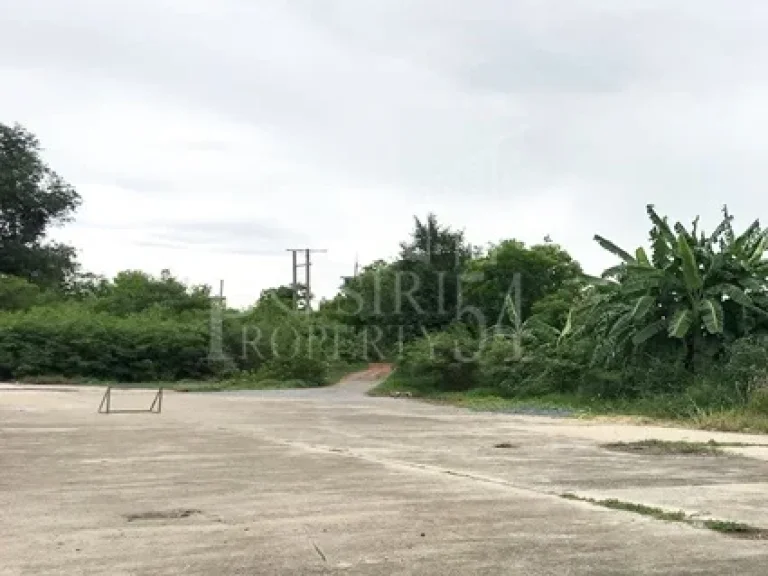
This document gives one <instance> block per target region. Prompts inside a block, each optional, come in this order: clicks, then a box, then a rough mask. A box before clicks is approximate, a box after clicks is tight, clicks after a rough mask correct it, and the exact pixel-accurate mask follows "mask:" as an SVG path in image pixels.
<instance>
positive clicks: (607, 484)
mask: <svg viewBox="0 0 768 576" xmlns="http://www.w3.org/2000/svg"><path fill="white" fill-rule="evenodd" d="M369 385H370V383H368V382H364V381H355V380H351V381H348V382H347V383H345V384H343V385H340V386H336V387H333V388H327V389H317V390H282V391H259V392H228V393H225V394H182V393H167V394H166V396H165V400H164V402H163V412H162V414H160V415H156V414H154V415H153V414H110V415H103V414H97V413H96V409H97V407H98V405H99V401H100V399H101V394H102V393H103V390H100V389H97V388H69V387H57V388H39V389H38V388H34V387H29V386H26V387H25V386H18V387H14V386H3V387H0V542H2V545H1V546H0V574H2V575H16V574H35V575H38V574H111V575H113V576H120V575H127V574H132V575H133V574H141V575H153V576H156V575H163V574H167V575H174V576H175V575H178V574H194V575H205V576H209V575H211V574H219V575H229V574H243V575H246V574H248V575H251V574H355V575H359V574H361V575H365V574H377V575H390V574H420V575H421V574H426V575H430V574H433V575H440V576H443V575H448V574H461V575H465V574H524V575H526V576H536V575H542V574H553V575H554V574H557V575H562V574H590V575H608V574H611V575H618V574H627V575H630V574H631V575H637V574H659V573H667V574H675V575H682V574H717V575H723V574H745V575H748V574H755V575H758V574H760V575H762V574H765V566H766V564H767V563H768V543H767V542H766V541H765V540H763V539H760V538H750V534H753V533H754V534H761V532H760V531H750V530H740V529H738V530H737V529H733V527H734V526H736V527H740V526H749V527H754V528H768V509H766V508H765V506H764V501H765V495H766V494H768V461H766V460H767V459H768V455H766V452H767V449H766V448H765V447H764V446H759V445H758V444H765V443H766V440H765V437H761V436H746V435H738V434H719V433H709V432H702V431H685V430H679V429H666V428H650V427H637V426H626V425H615V424H601V423H595V422H589V421H585V422H582V421H578V420H573V419H565V418H542V417H528V416H510V415H503V414H484V413H477V412H469V411H465V410H462V409H459V408H453V407H449V406H436V405H429V404H424V403H420V402H415V401H411V400H405V399H394V398H370V397H366V396H365V395H364V393H363V392H364V390H365V389H366V388H367V387H368V386H369ZM152 397H153V394H152V392H150V391H146V392H136V391H130V392H121V391H117V392H115V393H114V396H113V398H112V407H113V408H130V407H145V408H147V407H149V404H150V403H151V401H152ZM643 440H658V441H662V440H667V441H674V442H677V443H680V442H686V441H687V442H691V443H694V442H695V443H705V442H708V441H710V440H715V441H716V442H718V444H717V447H718V451H717V454H716V455H712V454H708V453H706V452H705V451H704V452H702V451H700V450H693V449H691V450H686V449H677V448H676V449H674V450H673V449H668V450H653V451H647V450H616V449H610V448H611V447H614V448H615V446H616V444H617V443H627V444H628V443H635V442H640V441H643ZM675 446H677V447H678V448H679V447H680V446H682V445H681V444H675ZM696 446H700V444H696ZM564 496H565V497H564ZM606 503H609V504H610V506H606V505H605V504H606ZM598 504H602V505H598ZM648 511H650V512H648ZM680 513H682V514H680ZM680 518H684V519H685V521H684V522H681V521H675V520H676V519H680ZM706 520H713V521H714V522H709V523H707V522H706ZM723 527H725V529H722V530H721V529H720V528H723Z"/></svg>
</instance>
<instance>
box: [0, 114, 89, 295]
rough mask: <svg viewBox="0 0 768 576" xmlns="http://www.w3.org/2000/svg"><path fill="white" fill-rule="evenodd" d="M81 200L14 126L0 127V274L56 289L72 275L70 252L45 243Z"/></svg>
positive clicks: (37, 145) (30, 137)
mask: <svg viewBox="0 0 768 576" xmlns="http://www.w3.org/2000/svg"><path fill="white" fill-rule="evenodd" d="M80 201H81V200H80V196H79V195H78V194H77V192H76V191H75V189H74V188H73V187H72V186H70V185H69V184H67V182H65V181H64V180H63V179H62V178H61V177H60V176H59V175H58V174H56V172H54V171H53V170H52V169H51V168H50V167H48V165H47V164H46V163H45V162H44V160H43V159H42V157H41V148H40V143H39V142H38V140H37V138H36V137H35V136H34V135H32V134H31V133H30V132H28V131H27V130H25V129H24V128H22V127H21V126H19V125H15V126H6V125H5V124H0V273H1V274H7V275H12V276H18V277H21V278H25V279H27V280H29V281H31V282H33V283H35V284H38V285H41V286H46V287H50V286H56V287H59V286H61V285H62V284H63V283H64V282H65V281H66V279H67V278H68V277H69V276H70V275H71V274H72V273H73V272H74V271H75V268H76V265H75V250H74V249H73V248H72V247H70V246H66V245H64V244H59V243H55V242H46V241H45V235H46V233H47V231H48V229H49V228H50V227H52V226H57V225H60V224H62V223H64V222H67V221H69V220H70V219H71V217H72V213H73V212H74V210H75V209H76V208H77V207H78V206H79V205H80Z"/></svg>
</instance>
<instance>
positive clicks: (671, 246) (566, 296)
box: [0, 124, 768, 422]
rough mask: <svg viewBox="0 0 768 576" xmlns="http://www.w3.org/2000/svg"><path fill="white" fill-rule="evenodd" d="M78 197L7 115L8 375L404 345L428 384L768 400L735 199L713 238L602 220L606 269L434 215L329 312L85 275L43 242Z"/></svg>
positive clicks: (209, 367)
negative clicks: (635, 229) (638, 240)
mask: <svg viewBox="0 0 768 576" xmlns="http://www.w3.org/2000/svg"><path fill="white" fill-rule="evenodd" d="M79 202H80V198H79V196H78V195H77V193H76V192H75V190H74V189H73V188H72V187H71V186H70V185H68V184H67V183H66V182H65V181H64V180H63V179H62V178H60V177H59V176H58V175H57V174H56V173H55V172H54V171H53V170H51V169H50V168H49V167H48V166H47V165H46V164H45V162H44V161H43V159H42V157H41V148H40V145H39V143H38V142H37V140H36V138H35V137H34V136H33V135H31V134H30V133H29V132H27V131H25V130H24V129H23V128H21V127H19V126H15V127H8V126H5V125H3V124H0V378H2V379H8V378H29V377H36V378H45V377H49V376H51V375H56V376H59V377H62V378H92V379H103V380H119V381H128V382H140V381H147V382H148V381H157V380H189V379H197V380H200V379H206V378H219V379H220V380H221V381H222V382H224V383H223V384H221V385H222V386H225V387H240V386H248V385H253V383H254V382H261V383H264V382H267V383H269V382H272V383H273V384H274V385H277V383H278V382H282V383H283V384H285V383H286V382H291V383H292V385H294V386H317V385H322V384H325V383H327V382H328V381H329V379H330V378H331V374H332V373H336V372H337V371H338V367H339V366H342V365H350V364H356V363H359V362H367V361H369V360H371V361H382V360H384V359H387V358H389V359H394V360H396V362H397V367H398V376H397V377H398V379H399V380H398V381H400V382H404V381H407V382H408V383H409V385H410V386H411V387H412V388H413V389H416V390H420V391H421V393H422V394H424V395H426V394H432V393H440V392H443V393H449V394H454V395H457V394H469V395H471V394H479V391H482V392H483V393H486V392H489V391H490V392H491V393H492V395H493V397H494V398H497V399H505V398H506V399H516V400H521V399H526V398H539V399H541V398H554V397H559V398H570V399H580V400H579V401H583V402H589V403H592V404H593V405H598V404H599V405H602V406H608V405H609V404H610V405H611V406H628V405H629V404H627V403H631V405H633V406H635V407H639V406H647V407H649V408H648V411H649V412H651V411H652V412H653V413H654V414H656V415H658V414H663V415H667V416H675V417H679V416H681V415H684V416H686V417H689V418H693V417H696V418H704V416H703V415H710V414H711V411H712V410H720V411H727V410H738V409H744V410H749V411H751V412H752V413H755V414H760V415H763V416H766V415H768V392H767V391H766V390H768V258H766V256H765V252H766V250H767V249H768V229H763V228H762V227H761V225H760V223H759V221H755V222H753V223H751V224H750V225H749V226H747V228H745V229H744V231H742V232H741V233H737V232H736V231H735V230H734V227H733V217H732V216H731V214H730V213H729V212H728V210H727V208H725V207H724V208H723V218H722V220H721V222H720V223H719V224H718V225H717V226H716V227H715V229H714V231H713V232H712V233H711V234H706V233H705V232H704V231H703V230H701V229H700V226H699V219H698V218H696V219H695V220H694V221H693V223H692V225H691V226H690V227H686V226H684V225H683V224H681V223H679V222H677V223H675V224H674V225H671V224H670V223H669V221H668V220H667V218H666V217H662V216H660V215H659V214H658V213H657V212H656V210H655V209H654V207H653V206H648V207H647V210H646V211H647V215H648V218H649V219H650V222H651V230H650V233H649V245H648V246H647V247H642V246H641V247H638V248H636V249H634V250H626V249H623V248H621V247H619V246H617V245H616V244H615V243H613V242H611V241H610V240H608V239H607V238H604V237H603V236H600V235H596V236H595V241H596V242H597V243H598V245H600V246H601V247H603V248H604V249H605V250H607V251H608V252H609V253H611V254H613V255H614V256H616V257H617V259H618V262H617V263H616V264H615V265H614V266H611V267H610V268H608V269H606V270H605V271H604V272H603V273H602V275H601V277H600V278H594V277H588V276H586V275H585V274H584V273H583V271H582V269H581V267H580V265H579V264H578V262H576V261H574V260H573V258H572V257H571V256H570V255H569V254H568V253H567V251H565V250H564V249H563V248H562V247H560V246H559V245H557V244H554V243H552V242H551V240H549V239H547V240H546V241H545V242H544V243H543V244H539V245H532V246H527V245H526V244H524V243H523V242H520V241H518V240H514V239H507V240H503V241H501V242H499V243H497V244H492V245H490V246H489V247H488V248H487V249H486V250H477V249H475V248H473V247H472V245H470V244H469V243H468V242H467V240H466V238H465V236H464V233H463V232H461V231H458V230H454V229H451V228H450V227H447V226H444V225H441V224H440V223H439V222H438V220H437V218H436V216H435V215H434V214H429V215H428V216H427V218H426V220H421V219H418V218H416V219H414V227H413V230H412V233H411V236H410V238H409V239H408V240H407V241H405V242H403V243H401V245H400V251H399V254H398V256H397V258H395V259H394V260H393V261H390V262H387V261H382V260H380V261H376V262H374V263H372V264H371V265H369V266H367V267H365V268H364V269H363V271H362V272H361V273H360V274H358V275H356V276H355V277H354V278H350V279H348V280H347V281H346V282H345V284H344V286H342V287H341V290H340V292H339V294H337V295H336V296H335V297H334V298H333V299H331V300H329V301H324V302H323V303H322V304H321V306H320V308H319V310H317V311H313V310H311V309H309V308H307V307H306V305H305V303H306V301H307V300H308V299H309V298H308V297H309V295H308V294H307V293H306V289H305V288H304V287H302V286H298V287H288V286H279V287H275V288H270V289H268V290H264V291H263V292H262V294H261V295H260V298H259V299H258V300H257V301H256V303H255V304H254V305H253V306H252V307H250V308H248V309H246V310H230V309H226V308H225V304H224V303H217V302H215V301H214V299H212V298H211V293H210V289H209V287H207V286H187V285H186V284H185V283H183V282H181V281H180V280H178V279H176V278H174V277H173V276H172V275H171V273H170V272H169V271H167V270H164V271H163V272H162V273H161V274H160V276H159V277H154V276H152V275H150V274H147V273H145V272H141V271H135V270H133V271H130V270H126V271H123V272H121V273H119V274H118V275H117V276H116V277H115V278H112V279H106V278H101V277H98V276H95V275H92V274H88V273H87V272H84V271H82V270H81V269H80V268H79V267H78V265H77V262H76V260H75V258H74V250H73V249H72V248H70V247H68V246H64V245H59V244H55V243H52V242H50V241H48V240H46V234H47V233H48V231H49V230H50V228H51V227H52V226H55V225H58V224H61V223H63V222H66V221H67V220H69V219H70V218H71V216H72V214H73V212H74V210H75V209H76V208H77V206H78V205H79ZM217 314H220V315H223V318H222V321H221V323H220V327H221V331H222V332H221V341H220V342H218V341H217V343H216V346H219V344H220V348H219V349H215V350H214V348H215V347H214V346H213V341H212V334H214V333H212V331H211V327H212V326H213V327H214V328H216V330H218V327H219V325H216V324H215V322H214V321H213V319H214V318H215V317H216V315H217ZM215 334H218V332H216V333H215ZM212 352H216V354H214V355H211V353H212ZM219 353H220V354H219ZM707 417H708V418H709V417H710V416H707ZM766 421H767V422H768V418H766Z"/></svg>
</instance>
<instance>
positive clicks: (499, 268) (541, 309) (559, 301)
mask: <svg viewBox="0 0 768 576" xmlns="http://www.w3.org/2000/svg"><path fill="white" fill-rule="evenodd" d="M581 277H582V270H581V266H580V265H579V264H578V263H577V262H575V261H574V260H573V259H572V258H571V256H570V255H569V254H568V253H567V252H566V251H565V250H563V249H562V248H561V247H560V246H558V245H557V244H553V243H545V244H540V245H535V246H531V247H527V246H526V245H525V244H524V243H523V242H520V241H517V240H504V241H503V242H501V243H499V244H497V245H493V246H491V248H490V250H489V251H488V254H487V255H486V256H484V257H482V258H477V259H475V260H473V261H472V262H470V263H469V266H468V269H467V280H474V281H473V282H471V283H468V284H467V286H466V290H465V291H466V297H465V300H466V302H467V304H470V305H472V306H475V307H477V308H479V309H480V310H482V312H483V314H484V315H485V317H486V320H487V321H488V322H489V323H491V324H492V323H496V322H497V319H499V318H502V319H503V316H504V313H505V301H506V299H507V297H508V296H512V297H513V298H517V296H516V295H515V294H514V293H515V292H516V291H517V290H519V305H520V310H519V316H520V321H525V320H527V319H528V318H529V317H530V316H531V315H533V314H537V315H541V316H542V318H541V319H542V320H544V321H545V322H546V323H548V324H551V325H553V326H558V327H561V326H563V324H564V323H565V320H566V317H567V316H568V310H569V309H570V307H571V306H572V304H573V300H574V298H575V297H576V296H577V294H578V292H579V290H580V285H581V284H580V283H579V280H580V278H581ZM516 278H517V280H516Z"/></svg>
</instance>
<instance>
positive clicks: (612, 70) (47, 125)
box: [0, 0, 768, 305]
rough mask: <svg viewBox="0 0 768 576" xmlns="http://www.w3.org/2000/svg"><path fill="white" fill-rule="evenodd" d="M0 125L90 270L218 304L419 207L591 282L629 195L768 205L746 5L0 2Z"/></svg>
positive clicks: (622, 239)
mask: <svg viewBox="0 0 768 576" xmlns="http://www.w3.org/2000/svg"><path fill="white" fill-rule="evenodd" d="M0 30H1V31H2V33H0V122H4V123H13V122H20V123H22V124H24V125H25V126H26V127H27V128H28V129H30V130H31V131H33V132H34V133H36V134H37V135H38V136H39V137H40V139H41V141H42V143H43V145H44V147H45V148H46V157H47V159H48V161H49V163H50V164H51V165H52V166H53V167H54V168H55V169H56V170H57V171H58V172H60V173H61V174H62V175H63V176H64V177H65V178H66V179H67V180H69V181H70V182H71V183H72V184H73V185H75V186H76V188H77V189H78V191H79V192H80V194H81V195H82V196H83V199H84V204H83V207H82V208H81V210H80V211H79V213H78V218H77V221H76V223H74V224H73V225H70V226H69V227H67V228H66V229H64V230H61V231H60V232H59V233H58V236H59V237H61V238H64V239H67V240H68V241H71V242H73V243H74V244H75V245H76V246H77V247H78V248H79V249H80V251H81V256H80V257H81V261H82V262H83V264H84V265H85V266H86V268H88V269H90V270H92V271H95V272H99V273H104V274H110V275H111V274H114V273H115V272H116V271H118V270H121V269H126V268H139V269H143V270H146V271H148V272H152V273H159V272H160V270H161V269H162V268H170V269H171V270H172V271H173V272H174V273H175V274H176V275H178V276H180V277H182V278H185V279H187V280H189V281H192V282H195V283H209V284H217V283H218V280H219V279H221V278H223V279H224V280H225V292H226V294H227V296H228V297H229V301H230V303H233V304H236V305H244V304H248V303H250V302H252V301H253V300H255V298H256V297H257V296H258V294H259V292H260V291H261V290H262V289H263V288H265V287H269V286H275V285H278V284H286V283H289V282H290V277H291V267H290V255H289V254H288V253H286V252H285V249H286V248H293V247H297V248H302V247H305V246H310V247H313V248H327V249H328V250H329V252H328V253H327V254H319V255H317V256H316V257H315V263H316V265H315V267H314V276H313V277H314V283H315V288H316V292H318V293H319V294H320V295H326V296H327V295H331V294H332V293H333V292H334V291H335V288H336V287H337V285H338V284H339V276H341V275H343V274H348V273H351V272H352V269H353V265H354V260H355V254H356V253H357V254H359V256H360V260H361V263H362V264H365V263H367V262H370V261H372V260H375V259H377V258H389V257H392V256H394V255H395V254H396V252H397V244H398V242H399V241H400V240H403V239H405V238H406V237H407V235H408V233H409V231H410V229H411V227H412V217H413V215H422V216H423V215H425V214H426V213H427V212H428V211H429V210H432V211H434V212H436V213H437V215H438V218H439V219H440V220H442V221H444V222H445V223H448V224H451V225H453V226H455V227H458V228H464V229H465V230H466V232H467V235H468V237H469V239H470V240H471V241H473V242H474V243H477V244H484V243H486V242H491V241H497V240H500V239H502V238H508V237H517V238H519V239H522V240H525V241H527V242H539V241H541V240H542V238H543V237H544V236H545V235H546V234H549V235H550V236H551V237H552V239H553V240H555V241H556V242H559V243H561V244H563V245H564V246H565V247H566V248H568V249H569V250H570V251H571V252H572V254H573V255H574V256H575V257H577V258H578V259H579V260H580V261H581V262H582V263H583V264H584V265H585V267H586V268H587V269H588V271H591V272H598V271H599V270H600V269H601V268H602V267H604V266H607V265H610V264H612V259H611V258H610V257H608V256H606V255H605V254H603V253H602V252H601V250H600V248H599V247H597V246H596V245H594V242H593V241H592V236H593V235H594V234H595V233H596V232H597V233H600V234H602V235H604V236H607V237H609V238H611V239H614V240H615V241H617V242H618V243H619V244H621V245H623V246H625V247H627V248H632V249H634V248H635V247H636V246H637V245H639V244H641V243H644V242H645V240H646V236H647V231H648V227H649V225H648V221H647V219H646V216H645V205H646V204H648V203H654V204H656V205H657V208H658V210H659V211H660V212H662V213H666V214H669V215H670V216H671V217H672V218H673V219H675V220H676V219H683V220H684V221H685V222H686V223H687V222H689V221H690V220H692V219H693V217H694V216H695V215H696V214H701V216H702V220H703V222H704V224H705V227H706V228H707V229H710V230H711V229H712V228H714V226H715V225H716V224H717V222H718V216H719V211H720V208H721V206H722V204H723V203H726V202H727V203H728V205H729V206H730V207H731V211H732V212H733V213H734V214H735V215H736V217H737V223H738V224H740V225H746V224H748V223H749V222H747V221H748V220H751V219H754V218H755V217H759V216H761V215H763V214H764V213H765V211H766V208H768V194H766V192H767V191H768V190H767V187H766V183H768V162H766V159H767V158H768V105H767V104H766V103H767V102H768V91H767V90H766V82H767V81H768V65H767V64H766V62H768V34H766V30H768V3H766V2H765V1H764V0H738V1H726V0H688V1H686V0H621V1H616V0H473V1H472V2H470V1H469V0H261V1H257V0H24V2H19V1H18V0H0Z"/></svg>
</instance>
